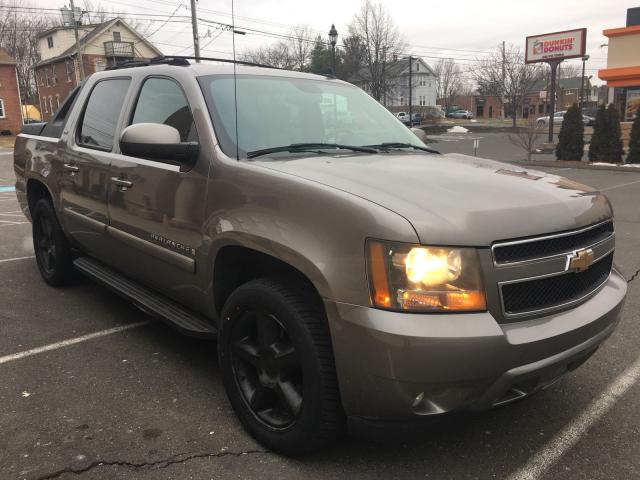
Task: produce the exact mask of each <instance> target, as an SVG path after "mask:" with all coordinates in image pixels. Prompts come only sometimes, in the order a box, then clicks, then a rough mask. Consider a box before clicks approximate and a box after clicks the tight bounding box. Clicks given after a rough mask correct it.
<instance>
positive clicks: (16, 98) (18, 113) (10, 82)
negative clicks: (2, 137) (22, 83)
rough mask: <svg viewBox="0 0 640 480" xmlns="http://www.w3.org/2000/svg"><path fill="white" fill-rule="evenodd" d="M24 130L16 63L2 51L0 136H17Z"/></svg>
mask: <svg viewBox="0 0 640 480" xmlns="http://www.w3.org/2000/svg"><path fill="white" fill-rule="evenodd" d="M21 128H22V109H21V106H20V90H19V89H18V77H17V75H16V61H15V60H14V59H13V57H11V56H10V55H9V54H7V53H6V52H5V51H4V50H0V134H2V133H6V132H7V131H8V132H10V133H11V134H13V135H15V134H17V133H18V132H20V129H21Z"/></svg>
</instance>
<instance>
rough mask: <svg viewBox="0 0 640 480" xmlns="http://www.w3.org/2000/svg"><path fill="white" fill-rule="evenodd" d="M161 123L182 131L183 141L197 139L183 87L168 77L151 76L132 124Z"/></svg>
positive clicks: (141, 91) (146, 83) (141, 92)
mask: <svg viewBox="0 0 640 480" xmlns="http://www.w3.org/2000/svg"><path fill="white" fill-rule="evenodd" d="M135 123H162V124H164V125H169V126H171V127H174V128H175V129H176V130H178V132H180V141H182V142H191V141H197V139H198V135H197V133H196V129H195V125H194V123H193V115H191V109H190V108H189V104H188V103H187V99H186V98H185V96H184V93H183V92H182V89H181V88H180V86H179V85H178V84H177V83H176V82H174V81H173V80H169V79H168V78H149V79H147V80H146V81H145V82H144V84H143V85H142V89H141V90H140V95H139V96H138V103H137V104H136V107H135V111H134V113H133V118H132V120H131V125H133V124H135Z"/></svg>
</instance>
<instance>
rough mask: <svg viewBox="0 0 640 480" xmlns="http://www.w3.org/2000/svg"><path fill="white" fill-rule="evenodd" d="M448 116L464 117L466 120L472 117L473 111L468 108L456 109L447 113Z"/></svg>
mask: <svg viewBox="0 0 640 480" xmlns="http://www.w3.org/2000/svg"><path fill="white" fill-rule="evenodd" d="M449 118H466V119H467V120H468V119H471V118H473V113H472V112H470V111H469V110H456V111H455V112H451V113H449Z"/></svg>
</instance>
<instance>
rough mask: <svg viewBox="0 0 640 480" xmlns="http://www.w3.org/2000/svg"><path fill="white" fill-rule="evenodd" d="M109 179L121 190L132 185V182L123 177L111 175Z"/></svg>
mask: <svg viewBox="0 0 640 480" xmlns="http://www.w3.org/2000/svg"><path fill="white" fill-rule="evenodd" d="M111 181H112V182H113V183H115V184H116V185H118V186H119V187H120V189H121V190H126V189H127V188H131V187H133V182H130V181H129V180H125V179H124V178H119V177H111Z"/></svg>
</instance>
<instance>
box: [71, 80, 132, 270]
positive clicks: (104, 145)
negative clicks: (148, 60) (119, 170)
mask: <svg viewBox="0 0 640 480" xmlns="http://www.w3.org/2000/svg"><path fill="white" fill-rule="evenodd" d="M130 83H131V79H130V78H128V77H116V78H108V79H103V80H99V81H97V82H96V83H95V84H93V86H92V87H91V88H90V91H89V93H88V95H84V96H83V97H82V98H79V99H78V101H80V102H82V110H81V114H80V115H79V116H78V117H76V119H75V120H74V121H73V123H72V124H70V125H69V126H68V130H67V131H66V132H65V133H67V134H68V139H67V149H66V151H65V154H64V158H63V161H62V165H61V168H62V170H63V171H62V173H61V174H60V176H59V178H60V187H61V190H60V199H61V205H60V206H61V210H62V215H61V216H62V219H63V222H64V225H65V229H66V231H67V233H68V235H70V236H71V237H72V239H73V240H74V241H75V243H77V244H79V245H81V246H82V248H83V249H84V250H86V251H87V252H89V253H90V254H92V255H93V256H95V257H97V258H101V259H103V258H105V256H106V252H107V251H108V248H109V247H108V239H107V234H106V227H107V224H108V221H109V217H108V212H107V192H108V188H109V173H110V164H111V161H112V159H113V157H114V154H113V153H112V152H113V151H114V147H115V132H116V131H117V129H118V125H119V123H120V121H121V120H122V111H123V108H122V107H123V104H124V101H125V98H126V96H127V91H128V89H129V86H130ZM65 128H67V127H65Z"/></svg>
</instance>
